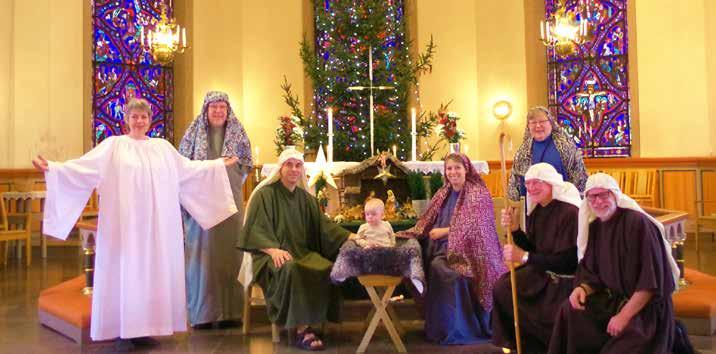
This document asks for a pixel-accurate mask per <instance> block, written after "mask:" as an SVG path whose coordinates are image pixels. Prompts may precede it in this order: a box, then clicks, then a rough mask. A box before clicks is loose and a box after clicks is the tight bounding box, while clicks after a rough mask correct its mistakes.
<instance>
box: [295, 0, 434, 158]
mask: <svg viewBox="0 0 716 354" xmlns="http://www.w3.org/2000/svg"><path fill="white" fill-rule="evenodd" d="M313 8H314V11H315V16H314V18H315V33H316V34H315V40H314V41H313V45H310V44H309V42H308V39H304V41H303V42H302V43H301V51H300V53H301V58H302V60H303V63H304V69H305V72H306V74H307V75H308V77H309V78H310V79H311V80H312V82H313V88H314V97H313V99H314V101H313V105H312V107H313V108H312V112H311V114H310V115H309V116H306V115H304V114H303V112H301V109H300V105H299V102H298V97H297V96H294V94H293V93H292V92H291V87H290V84H289V83H288V82H284V85H283V89H284V92H285V94H284V99H285V100H286V103H287V104H288V105H289V106H290V107H291V110H292V112H291V114H292V115H294V116H296V117H297V118H298V120H299V122H300V124H301V125H302V130H303V142H304V147H305V149H306V150H311V149H316V148H317V147H318V145H319V144H323V145H324V146H326V145H327V142H328V137H327V125H328V122H327V113H326V108H329V107H330V108H332V109H333V119H334V121H333V125H334V140H333V144H334V147H335V148H334V159H335V160H343V161H361V160H363V159H366V158H368V157H370V156H371V155H372V154H371V151H370V121H369V117H370V104H369V100H370V95H371V90H369V89H366V90H362V91H360V90H349V89H348V88H349V87H356V86H363V87H369V86H371V85H372V86H383V87H384V88H385V87H388V88H386V89H382V90H373V91H372V95H373V100H374V139H375V143H374V145H375V148H376V149H380V150H383V151H385V150H389V149H391V148H392V146H393V145H395V146H397V151H398V157H399V158H400V159H403V160H405V159H407V158H409V154H410V146H411V145H410V144H411V143H410V126H409V124H410V116H409V114H410V113H409V112H410V109H409V107H408V101H409V98H410V95H411V93H415V92H416V91H417V85H418V76H419V75H420V74H422V73H425V72H429V71H430V69H431V65H432V64H431V61H432V56H433V53H434V49H435V46H434V45H433V43H432V40H431V41H430V43H429V44H428V45H427V48H426V51H425V52H424V53H422V54H420V55H419V56H418V57H417V58H412V57H411V56H410V54H409V45H410V41H409V37H408V34H407V30H406V21H405V13H404V10H405V9H404V3H403V0H390V1H386V0H362V1H357V0H356V1H338V0H320V1H319V0H314V1H313ZM369 57H372V63H370V64H369V62H368V58H369ZM369 65H372V72H373V81H372V82H370V80H369V78H368V72H369ZM416 98H417V97H416ZM432 124H433V125H434V122H432ZM429 125H430V118H429V117H428V116H425V115H423V114H421V115H420V117H419V119H418V129H417V130H418V134H419V135H421V136H428V135H429V134H430V133H431V131H430V127H429Z"/></svg>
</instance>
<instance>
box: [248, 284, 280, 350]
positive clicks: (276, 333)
mask: <svg viewBox="0 0 716 354" xmlns="http://www.w3.org/2000/svg"><path fill="white" fill-rule="evenodd" d="M256 285H257V284H256V283H253V282H252V283H251V284H249V286H248V287H246V290H245V292H244V318H243V321H242V322H243V323H242V332H243V334H244V335H247V334H249V331H250V330H251V305H252V304H253V303H254V302H255V303H257V304H263V305H265V304H266V300H264V297H263V292H261V295H260V296H256V297H254V296H253V290H254V287H255V286H256ZM257 289H258V290H259V291H261V288H260V287H258V288H257ZM271 342H273V343H279V342H281V335H280V328H279V327H278V325H277V324H275V323H271Z"/></svg>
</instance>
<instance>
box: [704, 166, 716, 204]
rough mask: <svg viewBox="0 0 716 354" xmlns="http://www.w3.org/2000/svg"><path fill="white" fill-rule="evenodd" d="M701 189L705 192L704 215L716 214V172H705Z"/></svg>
mask: <svg viewBox="0 0 716 354" xmlns="http://www.w3.org/2000/svg"><path fill="white" fill-rule="evenodd" d="M701 188H702V191H703V194H702V195H703V199H702V200H703V205H704V211H703V215H712V214H715V213H716V171H713V170H712V171H703V172H702V174H701Z"/></svg>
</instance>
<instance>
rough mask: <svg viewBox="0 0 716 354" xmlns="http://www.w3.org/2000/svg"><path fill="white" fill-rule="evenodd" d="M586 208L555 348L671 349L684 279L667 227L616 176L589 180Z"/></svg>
mask: <svg viewBox="0 0 716 354" xmlns="http://www.w3.org/2000/svg"><path fill="white" fill-rule="evenodd" d="M585 190H586V192H585V196H586V198H585V200H584V201H583V202H582V206H581V207H580V211H579V235H578V237H577V245H578V248H579V251H578V252H579V253H578V254H579V257H580V259H581V261H580V264H579V267H578V269H577V275H576V279H575V285H576V286H577V287H576V288H574V291H573V292H572V294H571V295H570V297H569V300H568V301H565V302H564V303H563V304H562V306H561V307H560V309H559V311H558V313H557V318H556V323H555V328H554V330H553V333H552V339H551V340H550V346H549V353H554V354H558V353H559V354H565V353H566V354H577V353H579V354H588V353H630V354H631V353H634V354H638V353H644V354H647V353H648V354H659V353H668V352H670V350H671V347H672V344H673V339H674V335H673V334H674V312H673V305H672V302H671V294H672V292H673V291H674V289H675V285H676V280H677V279H678V276H679V271H678V268H677V267H676V262H674V259H673V257H672V256H671V253H670V252H669V250H670V249H671V248H670V247H669V244H668V242H667V241H666V239H665V238H664V227H663V225H661V223H659V222H658V221H656V220H655V219H654V218H652V217H651V216H649V215H648V214H646V213H645V212H644V211H643V210H642V209H641V208H640V207H639V205H638V204H637V203H636V202H635V201H634V200H633V199H631V198H629V197H628V196H625V195H623V194H622V193H621V191H620V190H619V186H618V185H617V183H616V181H615V180H614V179H613V178H612V177H610V176H609V175H606V174H603V173H597V174H595V175H592V176H590V177H589V179H588V180H587V187H586V189H585Z"/></svg>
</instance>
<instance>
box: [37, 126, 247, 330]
mask: <svg viewBox="0 0 716 354" xmlns="http://www.w3.org/2000/svg"><path fill="white" fill-rule="evenodd" d="M45 180H46V182H47V200H46V203H45V218H44V224H43V226H44V232H45V233H46V234H48V235H51V236H54V237H58V238H61V239H65V238H66V237H67V234H68V233H69V232H70V230H71V229H72V227H73V226H74V224H75V222H76V221H77V218H78V217H79V215H80V213H81V212H82V209H83V208H84V206H85V204H86V202H87V199H88V198H89V196H90V194H91V193H92V190H93V189H94V188H97V190H98V192H99V196H100V202H99V204H100V208H99V220H98V229H97V241H96V242H97V248H96V258H95V274H94V293H93V295H92V325H91V337H92V339H93V340H105V339H112V338H117V337H121V338H134V337H143V336H158V335H171V334H172V333H173V332H175V331H185V330H186V295H185V285H184V281H185V279H184V245H183V232H182V224H181V213H180V204H181V205H182V206H183V207H184V208H185V209H186V210H187V211H188V212H189V213H190V214H191V215H192V216H193V217H194V219H195V220H197V222H198V223H199V224H200V225H201V226H202V227H203V228H205V229H209V228H211V227H213V226H214V225H216V224H218V223H219V222H221V221H223V220H224V219H226V218H228V217H229V216H231V215H232V214H234V213H236V211H237V209H236V205H235V203H234V199H233V194H232V191H231V186H230V184H229V179H228V176H227V174H226V168H225V167H224V164H223V161H222V160H220V159H218V160H208V161H190V160H189V159H187V158H185V157H183V156H181V155H179V153H178V152H177V151H176V150H175V149H174V147H173V146H172V145H171V144H170V143H169V142H167V141H166V140H163V139H146V140H135V139H132V138H130V137H128V136H119V137H110V138H108V139H106V140H105V141H103V142H102V143H101V144H99V145H98V146H97V147H95V148H94V149H93V150H92V151H90V152H88V153H87V154H85V155H84V156H82V157H80V158H78V159H76V160H70V161H67V162H64V163H56V162H50V163H49V170H48V171H47V172H46V173H45Z"/></svg>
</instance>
